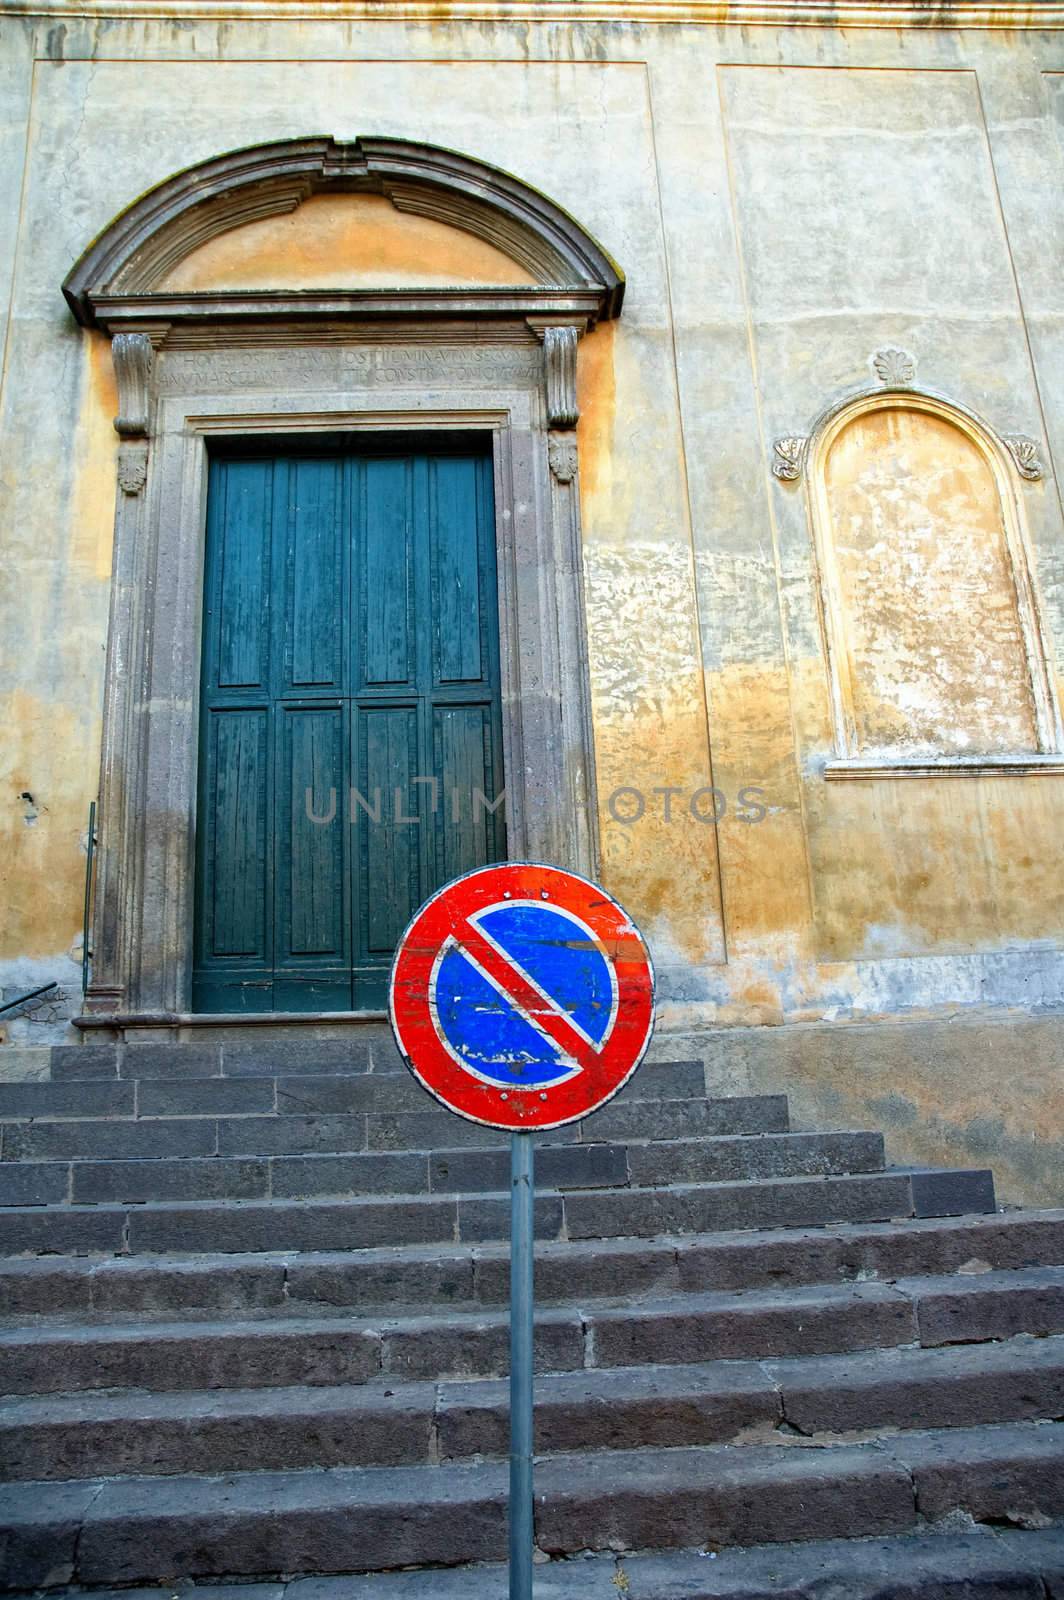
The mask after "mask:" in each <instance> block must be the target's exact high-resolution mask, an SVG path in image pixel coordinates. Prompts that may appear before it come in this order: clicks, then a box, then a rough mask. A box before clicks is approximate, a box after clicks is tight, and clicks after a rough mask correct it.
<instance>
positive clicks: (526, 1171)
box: [510, 1133, 536, 1600]
mask: <svg viewBox="0 0 1064 1600" xmlns="http://www.w3.org/2000/svg"><path fill="white" fill-rule="evenodd" d="M510 1189H511V1193H510V1600H532V1547H533V1539H534V1535H533V1515H532V1510H533V1508H532V1360H533V1354H532V1338H533V1326H534V1322H535V1311H534V1304H535V1302H534V1290H533V1270H534V1246H533V1239H534V1226H533V1211H534V1202H535V1190H536V1185H535V1157H534V1153H533V1149H532V1135H531V1134H530V1133H515V1134H512V1135H511V1137H510Z"/></svg>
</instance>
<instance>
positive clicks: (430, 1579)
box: [19, 1526, 1064, 1600]
mask: <svg viewBox="0 0 1064 1600" xmlns="http://www.w3.org/2000/svg"><path fill="white" fill-rule="evenodd" d="M532 1585H533V1600H606V1597H608V1596H610V1595H612V1594H614V1593H615V1592H616V1593H619V1594H621V1595H624V1596H625V1597H626V1600H1056V1597H1057V1596H1058V1595H1059V1594H1060V1593H1061V1592H1064V1538H1062V1536H1061V1530H1060V1529H1059V1528H1050V1529H1046V1530H1020V1529H1013V1528H1008V1529H1002V1528H997V1527H993V1528H991V1527H975V1526H972V1527H970V1528H967V1529H965V1530H964V1531H963V1532H961V1533H950V1532H945V1531H935V1532H933V1533H927V1532H922V1531H921V1532H916V1533H911V1532H910V1533H900V1534H892V1535H889V1536H887V1537H885V1538H871V1539H869V1538H865V1539H823V1540H821V1539H817V1540H809V1541H804V1542H802V1543H800V1544H768V1545H765V1544H762V1545H757V1546H755V1547H753V1548H748V1549H740V1548H736V1547H734V1546H731V1547H725V1548H724V1549H722V1550H720V1551H716V1550H714V1551H708V1550H705V1549H698V1550H682V1551H637V1552H635V1553H634V1554H624V1555H618V1556H601V1555H600V1556H588V1555H586V1554H583V1553H581V1554H580V1555H578V1556H576V1557H573V1558H567V1557H564V1556H562V1557H558V1558H556V1559H554V1560H550V1561H547V1560H544V1561H543V1562H541V1563H540V1564H538V1565H537V1566H536V1568H535V1570H534V1572H533V1578H532ZM180 1592H181V1595H182V1597H187V1600H505V1597H506V1594H507V1592H508V1579H507V1569H506V1567H505V1566H503V1565H499V1564H496V1563H485V1564H483V1565H478V1566H475V1567H464V1566H463V1567H434V1568H432V1569H431V1570H430V1571H408V1572H387V1573H370V1574H363V1575H358V1574H347V1575H345V1576H343V1577H324V1578H322V1577H315V1578H293V1579H290V1580H287V1581H286V1580H283V1579H281V1580H278V1581H275V1582H271V1583H268V1584H267V1583H244V1584H218V1583H215V1582H214V1581H212V1580H210V1579H208V1580H207V1581H206V1582H205V1583H203V1584H196V1583H190V1584H186V1583H182V1585H181V1591H180ZM49 1593H50V1600H90V1596H91V1600H159V1594H160V1591H159V1589H158V1587H156V1588H152V1589H127V1588H123V1589H98V1588H94V1589H92V1590H86V1589H81V1588H66V1589H55V1590H51V1591H50V1592H49ZM19 1600H22V1597H19ZM25 1600H29V1597H28V1596H26V1597H25Z"/></svg>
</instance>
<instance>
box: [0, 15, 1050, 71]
mask: <svg viewBox="0 0 1064 1600" xmlns="http://www.w3.org/2000/svg"><path fill="white" fill-rule="evenodd" d="M4 9H5V11H6V12H8V13H10V14H12V15H15V16H19V15H21V16H27V15H29V16H40V17H100V16H105V17H116V18H124V17H137V18H140V17H149V18H151V17H154V18H161V19H163V20H165V21H173V20H174V19H177V20H182V19H185V18H201V17H202V18H208V19H211V20H229V19H233V20H244V19H246V20H251V19H262V20H270V21H274V20H276V21H283V22H288V21H304V20H310V21H319V20H320V19H321V16H322V7H321V4H320V0H5V5H4ZM331 14H332V15H334V16H337V17H340V18H342V19H344V20H352V21H357V20H360V19H366V20H370V21H381V20H385V21H410V22H418V21H421V22H428V23H431V24H434V25H439V24H440V23H441V22H447V21H456V22H458V21H464V20H466V19H469V20H472V21H481V22H498V21H507V22H510V21H528V22H548V23H552V24H553V23H558V22H571V23H577V24H585V23H593V22H604V23H614V24H617V23H622V24H623V23H625V22H637V23H663V24H675V23H678V22H681V23H683V22H687V23H702V24H704V25H706V26H710V27H723V26H727V25H731V26H733V27H740V28H750V27H767V28H823V29H825V30H835V29H841V28H887V29H890V30H891V31H895V30H900V29H904V28H918V29H920V31H921V32H928V31H929V30H933V31H936V32H941V31H952V30H954V29H957V28H981V29H995V30H1002V31H1004V30H1005V29H1031V30H1034V31H1036V32H1040V33H1043V32H1054V31H1056V30H1058V29H1061V28H1064V4H1062V3H1061V0H1041V3H1039V0H1026V3H1024V0H1000V3H998V0H952V3H951V4H948V5H943V4H931V3H929V0H911V3H909V0H892V3H890V4H885V3H884V0H837V3H835V4H830V3H828V0H620V3H615V4H611V3H609V0H506V3H504V4H500V3H499V0H340V3H339V4H338V5H337V6H336V8H335V11H333V12H332V13H331ZM66 59H71V57H70V55H69V54H68V55H67V57H66Z"/></svg>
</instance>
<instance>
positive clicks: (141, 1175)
mask: <svg viewBox="0 0 1064 1600" xmlns="http://www.w3.org/2000/svg"><path fill="white" fill-rule="evenodd" d="M278 1120H287V1119H278ZM41 1126H48V1127H50V1128H52V1129H62V1130H66V1129H74V1130H77V1131H78V1132H79V1133H80V1132H81V1131H83V1130H84V1129H85V1128H86V1127H88V1128H90V1129H92V1131H97V1129H99V1128H103V1129H105V1130H106V1131H107V1132H108V1133H109V1134H113V1133H114V1132H115V1129H116V1126H118V1125H116V1124H113V1123H112V1124H106V1123H105V1124H95V1125H93V1124H78V1123H51V1124H32V1125H30V1127H31V1131H34V1130H35V1129H36V1128H38V1127H41ZM130 1126H131V1127H133V1128H136V1129H137V1131H145V1127H144V1125H143V1124H131V1125H130ZM147 1131H149V1132H155V1131H156V1130H154V1129H148V1130H147ZM161 1131H162V1132H163V1133H164V1134H167V1133H169V1131H170V1130H169V1129H168V1128H166V1126H165V1124H164V1125H162V1129H161ZM548 1140H549V1135H545V1136H544V1143H543V1147H542V1148H541V1149H540V1150H539V1153H538V1155H537V1160H536V1178H537V1182H538V1184H539V1185H540V1186H541V1187H543V1188H547V1189H558V1190H566V1189H613V1188H642V1187H647V1186H653V1185H660V1184H668V1183H672V1182H675V1181H677V1180H679V1181H682V1182H685V1183H691V1182H703V1183H706V1182H711V1183H712V1182H740V1181H750V1180H756V1179H761V1178H774V1177H783V1178H792V1177H816V1176H826V1175H840V1174H844V1173H858V1172H880V1171H882V1169H883V1138H882V1135H881V1134H878V1133H787V1134H763V1135H760V1136H755V1137H750V1136H749V1135H738V1136H733V1137H729V1138H717V1139H690V1140H677V1141H671V1142H670V1141H660V1142H658V1141H652V1142H648V1143H646V1144H631V1145H628V1144H616V1143H602V1144H580V1145H551V1144H550V1143H549V1142H548ZM160 1144H161V1145H162V1149H161V1150H160V1153H159V1155H157V1156H155V1157H152V1158H148V1159H143V1158H142V1159H135V1158H127V1159H120V1160H111V1161H92V1160H85V1159H81V1160H76V1161H70V1162H63V1161H48V1162H44V1161H38V1162H31V1161H27V1160H11V1161H6V1162H0V1205H62V1204H65V1203H68V1202H69V1203H73V1204H75V1205H97V1204H100V1203H101V1202H121V1201H137V1202H140V1201H149V1200H151V1201H157V1200H266V1199H296V1200H300V1199H310V1198H313V1197H315V1196H319V1195H331V1196H340V1197H342V1196H348V1195H369V1194H398V1195H413V1194H476V1193H484V1192H488V1193H491V1192H493V1191H499V1190H502V1189H504V1188H505V1186H506V1184H507V1183H508V1182H509V1175H510V1157H509V1152H508V1151H505V1150H483V1149H482V1150H442V1151H439V1152H436V1153H429V1152H427V1151H420V1152H416V1151H403V1152H399V1151H373V1152H369V1153H367V1152H364V1151H360V1152H356V1153H352V1154H343V1155H317V1154H316V1155H298V1156H290V1155H289V1156H253V1155H248V1156H239V1157H238V1156H226V1155H217V1156H213V1155H212V1156H207V1157H202V1156H200V1157H196V1156H191V1157H178V1158H171V1157H169V1156H168V1154H166V1153H164V1152H165V1149H166V1143H165V1139H163V1140H161V1141H160ZM341 1148H342V1147H341Z"/></svg>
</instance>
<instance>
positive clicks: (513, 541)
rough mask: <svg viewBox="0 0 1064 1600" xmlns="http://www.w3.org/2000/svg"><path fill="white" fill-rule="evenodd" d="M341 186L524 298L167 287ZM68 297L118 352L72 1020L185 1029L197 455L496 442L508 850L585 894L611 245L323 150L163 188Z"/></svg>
mask: <svg viewBox="0 0 1064 1600" xmlns="http://www.w3.org/2000/svg"><path fill="white" fill-rule="evenodd" d="M330 192H331V193H337V194H375V195H383V196H385V197H386V198H387V199H388V200H389V201H390V202H391V204H392V205H393V206H394V207H395V209H396V210H398V211H401V212H409V213H412V214H413V215H417V216H423V217H430V218H433V219H434V220H435V221H437V222H444V223H446V224H448V225H449V226H452V227H455V228H457V229H460V230H463V231H465V232H467V233H471V234H473V235H475V236H476V237H477V238H480V239H484V240H486V241H487V242H488V243H490V244H492V245H494V246H495V247H496V248H497V249H498V250H500V251H501V252H502V253H503V254H504V255H508V256H509V257H510V259H512V260H514V261H516V262H518V263H519V264H520V265H521V266H522V267H523V268H524V269H525V272H526V274H527V275H528V277H529V280H530V281H528V282H524V283H519V284H516V285H505V284H503V285H477V284H469V285H461V286H457V287H435V288H420V289H419V288H398V289H397V288H388V287H380V288H376V287H372V286H368V287H361V288H348V289H336V290H324V291H321V290H315V289H305V288H298V287H293V288H278V289H258V290H242V289H222V290H217V291H214V290H210V291H196V292H188V293H184V292H174V291H173V289H172V288H171V287H170V282H171V279H170V278H169V276H168V275H169V274H170V273H171V272H172V269H173V268H174V267H175V266H176V265H177V264H179V263H180V262H181V261H182V260H183V259H184V258H185V257H186V256H188V255H189V254H191V253H192V252H193V251H194V250H196V249H197V248H198V247H199V246H200V245H201V244H203V243H204V242H205V241H206V240H208V239H211V238H214V237H217V236H218V235H219V234H222V233H225V232H227V231H228V230H230V229H233V228H238V227H240V226H242V225H243V224H244V223H246V222H249V221H253V220H258V219H261V218H263V217H267V216H274V215H282V214H285V213H288V212H292V211H295V210H297V209H298V208H299V206H300V205H302V204H303V202H304V201H305V200H306V199H308V198H309V197H310V196H312V195H317V194H322V193H330ZM63 293H64V295H65V296H66V300H67V304H68V306H69V307H70V311H71V313H72V315H73V316H74V318H75V319H76V320H77V322H78V323H80V324H81V326H82V327H84V328H86V329H95V330H100V331H102V332H104V333H106V334H107V335H109V336H110V339H111V351H112V356H113V360H114V368H115V375H116V378H117V382H118V391H119V414H118V416H117V417H116V418H115V429H116V431H117V433H118V435H119V438H120V441H121V442H120V444H119V448H118V456H117V479H118V487H117V511H116V517H115V545H114V563H113V570H112V588H111V614H110V628H109V637H108V650H107V667H106V677H105V694H104V717H103V750H102V758H101V778H100V794H99V800H100V809H99V852H98V857H97V861H98V867H97V883H96V900H95V915H94V922H93V945H92V949H93V962H92V982H91V984H90V986H89V989H88V993H87V996H86V1015H85V1016H84V1017H83V1018H81V1019H80V1022H81V1024H82V1025H83V1026H92V1025H97V1026H102V1025H105V1018H106V1024H108V1025H110V1026H111V1027H112V1028H113V1029H115V1030H121V1029H122V1028H124V1027H126V1026H129V1027H136V1026H137V1025H138V1023H139V1024H143V1025H145V1026H148V1027H151V1026H156V1025H159V1024H165V1023H173V1022H174V1021H177V1020H178V1019H179V1018H181V1017H182V1016H185V1015H187V1014H188V1006H189V1003H190V998H191V971H192V926H193V919H192V894H193V883H194V865H193V864H194V842H195V821H196V793H197V765H198V752H199V738H198V728H199V691H200V634H201V622H202V612H203V579H204V538H205V525H206V500H207V466H208V443H209V441H210V439H212V438H217V437H219V436H223V435H224V436H230V437H231V436H234V435H235V436H239V435H241V434H248V433H255V434H260V435H261V434H263V433H274V434H276V435H278V436H281V437H283V436H284V435H286V434H289V435H290V434H292V433H306V432H330V433H331V432H337V431H344V430H362V429H370V430H372V429H378V430H379V429H387V430H389V431H398V430H403V429H411V430H413V429H416V430H418V431H419V432H423V431H425V430H429V429H445V430H452V431H453V430H456V429H458V430H461V429H468V430H475V431H478V432H481V433H483V432H490V434H491V435H492V440H493V454H494V476H495V515H496V544H497V555H498V570H499V618H500V656H501V669H502V712H503V730H504V731H503V759H504V762H505V771H506V785H507V836H508V847H509V851H510V854H511V856H512V857H514V858H520V857H522V856H523V857H532V858H536V859H540V860H545V861H548V862H554V863H556V864H557V865H560V866H563V867H569V868H571V869H573V870H576V871H579V872H584V873H586V874H588V875H590V876H594V875H595V873H596V867H597V830H596V812H595V783H594V765H593V749H592V735H591V711H590V689H589V681H588V664H587V648H586V641H585V631H584V607H583V588H582V575H581V561H580V551H581V540H580V517H579V498H578V485H577V451H576V435H575V432H574V431H573V430H574V429H575V427H576V423H577V419H578V409H577V399H576V365H577V343H578V340H579V339H580V338H581V336H582V335H583V334H585V333H588V332H590V331H591V330H592V329H593V328H594V327H595V326H596V324H597V323H598V322H599V321H601V320H603V319H606V318H610V317H615V316H617V315H619V313H620V309H621V304H622V302H623V299H624V276H623V274H622V273H621V271H620V269H619V268H618V267H617V265H616V263H615V262H614V261H613V260H612V259H611V258H610V256H609V255H608V254H607V253H606V252H605V251H604V250H603V249H602V247H601V245H599V244H598V243H597V241H596V240H595V239H594V238H592V236H591V235H590V234H589V233H587V231H586V230H585V229H584V228H582V227H581V225H580V224H579V223H578V222H577V221H576V220H575V219H574V218H573V217H572V216H570V215H569V213H568V212H566V211H564V210H563V209H562V208H561V207H559V206H557V205H555V204H554V202H553V201H552V200H550V199H549V198H548V197H547V196H546V195H544V194H543V193H541V192H540V191H539V190H538V189H535V188H533V187H531V186H530V185H528V184H527V183H525V182H523V181H522V180H521V179H519V178H516V177H514V176H513V175H512V174H510V173H506V172H503V171H501V170H500V169H498V168H495V167H492V166H490V165H489V164H488V163H486V162H483V161H480V160H479V159H477V158H476V157H473V156H468V155H463V154H462V153H460V152H457V151H454V150H448V149H444V148H441V147H439V146H435V145H427V144H422V143H415V142H411V141H407V140H402V139H393V138H377V137H366V138H361V139H358V140H355V141H354V142H351V143H343V142H338V141H336V140H335V139H332V138H330V137H329V136H327V135H312V136H308V137H305V138H296V139H286V140H280V141H277V142H275V143H271V144H264V145H256V146H251V147H249V148H247V149H243V150H234V151H229V152H227V153H224V154H222V155H218V156H214V157H211V158H210V159H209V160H207V161H204V162H200V163H199V164H198V165H196V166H194V167H189V168H186V169H185V170H183V171H181V172H178V173H175V174H174V175H173V176H172V177H169V178H167V179H165V180H164V181H163V182H162V183H160V184H158V185H157V186H156V187H155V188H154V189H150V190H149V191H148V192H147V193H146V194H143V195H141V196H140V197H139V198H138V199H136V200H135V201H134V202H133V204H132V205H130V206H129V207H128V208H127V209H126V210H125V211H123V212H122V213H121V214H120V215H119V216H117V217H116V218H115V219H114V220H113V221H112V222H111V223H110V224H109V226H108V227H106V228H105V229H104V230H103V231H102V232H101V233H100V234H99V235H98V236H97V237H96V238H95V239H94V240H93V241H92V243H91V244H90V245H89V246H88V248H87V249H86V250H85V252H84V254H83V255H82V256H81V258H80V259H79V260H78V261H77V262H76V263H75V264H74V266H73V267H72V268H71V271H70V272H69V273H68V275H67V278H66V280H65V282H64V284H63ZM101 1013H102V1014H104V1015H100V1014H101ZM93 1014H96V1019H95V1024H94V1017H93ZM274 1015H276V1013H275V1014H274ZM345 1015H346V1014H345ZM359 1015H364V1013H359Z"/></svg>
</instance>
